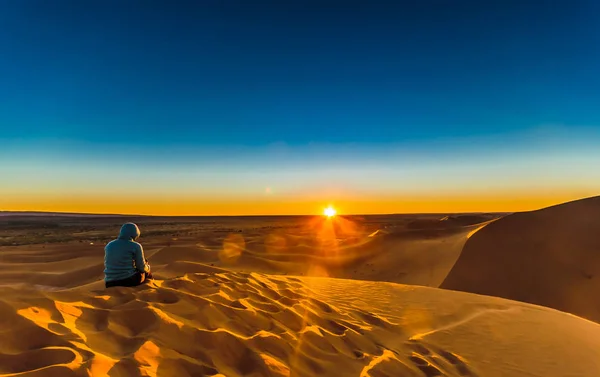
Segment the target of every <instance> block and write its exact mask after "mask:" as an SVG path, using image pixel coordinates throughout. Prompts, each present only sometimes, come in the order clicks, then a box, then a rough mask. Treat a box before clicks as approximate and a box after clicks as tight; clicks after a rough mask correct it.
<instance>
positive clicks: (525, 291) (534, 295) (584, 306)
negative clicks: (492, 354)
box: [441, 197, 600, 322]
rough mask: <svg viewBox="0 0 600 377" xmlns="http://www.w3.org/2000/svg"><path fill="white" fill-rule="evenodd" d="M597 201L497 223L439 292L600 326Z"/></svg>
mask: <svg viewBox="0 0 600 377" xmlns="http://www.w3.org/2000/svg"><path fill="white" fill-rule="evenodd" d="M599 235H600V197H593V198H587V199H582V200H578V201H574V202H569V203H565V204H561V205H558V206H553V207H549V208H545V209H541V210H538V211H531V212H522V213H515V214H511V215H508V216H506V217H503V218H500V219H498V220H496V221H494V222H492V223H490V224H488V225H487V226H485V227H484V228H482V229H481V230H480V231H478V232H477V233H475V234H474V235H473V236H472V237H471V238H470V239H469V240H468V241H467V242H466V243H465V246H464V248H463V250H462V252H461V255H460V257H459V258H458V260H457V262H456V263H455V265H454V267H453V268H452V270H451V271H450V273H449V274H448V276H447V277H446V279H445V280H444V282H443V283H442V284H441V288H445V289H452V290H459V291H465V292H473V293H479V294H485V295H490V296H497V297H503V298H508V299H512V300H517V301H523V302H529V303H533V304H538V305H542V306H546V307H551V308H555V309H559V310H562V311H565V312H569V313H573V314H576V315H578V316H581V317H585V318H588V319H590V320H593V321H596V322H600V301H598V300H596V299H595V297H596V296H597V294H598V292H600V236H599Z"/></svg>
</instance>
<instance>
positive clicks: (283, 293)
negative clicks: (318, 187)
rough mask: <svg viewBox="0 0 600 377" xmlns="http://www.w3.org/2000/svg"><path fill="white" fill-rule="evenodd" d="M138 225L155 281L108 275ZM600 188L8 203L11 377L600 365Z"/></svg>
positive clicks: (0, 284) (491, 376)
mask: <svg viewBox="0 0 600 377" xmlns="http://www.w3.org/2000/svg"><path fill="white" fill-rule="evenodd" d="M125 222H135V223H136V224H138V226H139V227H140V229H141V232H142V236H141V238H140V239H139V242H140V243H141V244H142V245H143V247H144V250H145V253H146V257H147V258H148V261H149V263H150V265H151V266H152V270H153V272H154V276H155V280H153V281H150V282H149V283H147V284H144V285H141V286H139V287H135V288H125V287H116V288H108V289H107V288H105V287H104V284H103V280H102V279H103V277H104V275H103V268H104V266H103V262H104V260H103V257H104V245H105V244H106V243H107V242H108V241H110V240H112V239H114V238H115V237H116V236H117V234H118V232H119V229H120V226H121V225H122V224H123V223H125ZM598 322H600V197H595V198H588V199H582V200H579V201H575V202H570V203H565V204H562V205H558V206H554V207H550V208H545V209H541V210H538V211H532V212H522V213H512V214H439V215H435V214H426V215H425V214H424V215H386V216H383V215H381V216H343V215H337V216H333V217H326V216H314V217H284V216H281V217H142V216H112V215H111V216H95V215H75V214H44V213H7V212H5V213H2V212H0V376H52V377H63V376H66V377H68V376H177V377H180V376H232V377H233V376H335V377H338V376H358V377H367V376H371V377H381V376H400V377H402V376H417V377H419V376H420V377H435V376H470V377H475V376H480V377H504V376H507V377H510V376H522V377H533V376H539V377H551V376H557V377H558V376H561V377H563V376H564V377H566V376H573V377H576V376H582V377H583V376H589V377H598V376H600V324H598Z"/></svg>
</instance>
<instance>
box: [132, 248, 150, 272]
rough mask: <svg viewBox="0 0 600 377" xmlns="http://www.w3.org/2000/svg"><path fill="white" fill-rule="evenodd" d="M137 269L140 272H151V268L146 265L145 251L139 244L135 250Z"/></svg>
mask: <svg viewBox="0 0 600 377" xmlns="http://www.w3.org/2000/svg"><path fill="white" fill-rule="evenodd" d="M135 268H136V269H137V270H138V271H140V272H149V271H150V267H149V266H148V264H147V263H146V258H145V257H144V249H143V248H142V245H140V244H139V243H138V244H137V247H136V248H135Z"/></svg>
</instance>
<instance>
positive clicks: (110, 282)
mask: <svg viewBox="0 0 600 377" xmlns="http://www.w3.org/2000/svg"><path fill="white" fill-rule="evenodd" d="M139 236H140V230H139V228H138V227H137V225H135V224H133V223H126V224H124V225H123V226H122V227H121V232H120V234H119V237H118V238H117V239H116V240H113V241H111V242H109V243H108V244H107V245H106V247H105V248H104V282H105V284H106V287H111V286H117V285H119V286H135V285H138V284H141V283H142V282H144V281H145V280H146V279H148V278H151V277H152V276H151V275H150V266H149V265H148V264H147V263H146V259H145V258H144V250H143V248H142V245H140V244H139V243H137V242H135V241H136V240H137V239H138V237H139Z"/></svg>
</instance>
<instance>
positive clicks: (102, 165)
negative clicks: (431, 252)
mask: <svg viewBox="0 0 600 377" xmlns="http://www.w3.org/2000/svg"><path fill="white" fill-rule="evenodd" d="M0 24H1V25H2V28H3V32H2V33H1V34H0V83H2V84H1V85H0V142H1V143H2V144H3V146H4V148H2V149H3V151H0V162H1V164H2V165H3V171H2V173H3V174H4V176H5V177H8V181H10V182H12V183H11V187H12V188H11V189H10V190H12V191H10V192H9V191H7V192H5V193H4V194H5V195H4V198H5V201H6V203H8V204H6V203H4V207H5V208H9V207H10V208H11V209H14V205H12V204H11V203H10V201H11V198H12V199H14V200H13V202H18V203H19V204H18V206H27V203H28V202H27V200H26V199H24V198H23V194H22V193H21V194H19V195H20V196H19V200H16V198H17V194H16V193H17V192H23V191H27V190H24V187H26V186H27V187H31V185H34V186H35V187H40V186H44V185H48V187H57V190H58V191H61V190H62V191H61V192H63V193H64V195H66V196H68V195H71V194H72V192H71V191H69V190H73V189H77V190H78V192H79V193H86V195H92V193H97V192H113V191H114V190H113V191H111V188H110V187H109V186H110V185H109V183H107V182H110V181H111V179H113V178H114V177H115V176H123V175H125V176H127V174H129V172H130V171H131V169H132V168H134V169H137V170H138V171H141V172H149V171H154V172H156V171H158V172H160V173H156V174H158V175H148V174H146V175H145V176H146V177H149V176H152V177H153V179H149V180H147V181H146V187H147V186H153V185H158V186H160V185H161V184H162V183H160V182H172V183H173V184H172V186H174V188H171V189H168V190H167V189H165V190H163V191H161V192H162V194H161V195H163V196H164V195H168V193H171V194H172V195H176V194H177V193H178V192H179V191H177V188H182V187H184V186H186V187H187V188H188V189H189V190H192V191H193V190H196V191H202V195H204V197H205V198H206V200H209V199H210V197H211V192H212V193H215V192H218V191H220V192H223V191H224V190H225V189H224V188H225V187H234V188H235V189H232V193H231V198H238V199H239V200H241V198H245V199H244V200H246V199H247V200H252V198H253V195H254V194H253V192H254V191H251V190H254V189H251V188H249V187H248V186H250V187H252V185H253V184H255V185H256V186H257V187H261V188H262V187H263V186H267V185H269V184H271V183H270V182H283V183H285V182H287V184H283V187H285V188H284V189H283V191H286V190H287V191H288V193H289V196H292V195H297V196H302V195H304V194H306V191H307V190H310V191H311V192H314V191H319V190H322V192H323V194H322V195H321V196H318V197H319V198H321V199H319V200H333V199H335V198H330V197H331V196H335V195H339V193H340V192H341V191H344V190H345V191H353V190H358V189H357V188H361V187H370V188H371V189H370V190H371V191H369V190H367V191H368V192H369V193H370V194H369V195H375V194H374V193H377V195H385V196H389V197H393V196H394V193H399V192H402V195H408V194H407V193H406V192H405V190H404V191H403V190H401V189H400V188H401V187H400V186H402V187H404V188H406V187H412V188H413V190H414V192H413V194H414V193H417V192H420V191H423V190H425V189H428V190H431V188H432V187H439V190H440V195H442V196H443V195H444V190H445V187H446V186H445V185H448V184H449V183H448V182H449V181H451V183H452V184H451V185H450V186H452V187H454V189H453V190H454V191H460V190H461V183H460V182H465V177H467V178H468V177H470V179H471V180H475V177H474V176H473V174H475V173H474V172H475V171H481V172H483V171H487V172H490V171H492V170H493V169H494V167H496V169H498V167H501V169H504V170H502V171H503V172H505V173H506V174H504V173H502V174H500V173H499V174H491V173H490V177H488V178H482V179H484V181H479V182H480V183H479V186H481V187H482V188H481V190H480V191H481V192H483V191H484V190H487V189H490V188H494V187H501V186H502V184H501V183H506V180H505V179H502V178H499V177H501V176H503V175H504V176H507V174H508V173H511V172H513V173H514V172H520V173H518V174H517V173H514V174H513V176H514V177H513V178H512V181H511V185H512V186H515V187H516V188H518V187H521V188H526V187H529V186H530V185H531V184H533V183H534V182H533V181H532V179H533V178H531V177H533V176H535V177H537V178H536V179H537V182H540V179H541V180H542V181H544V180H545V181H547V182H563V181H565V179H563V178H564V177H565V174H567V173H569V172H570V173H571V174H573V172H577V173H578V174H580V175H581V176H584V175H585V176H587V178H586V179H585V180H583V181H581V180H573V179H568V181H569V182H571V183H570V185H571V186H569V190H572V192H581V190H583V191H584V192H585V193H588V192H590V193H591V192H593V191H594V190H597V189H599V188H600V177H598V174H597V173H595V171H592V170H593V166H594V163H595V162H600V159H598V154H597V153H596V152H595V148H594V145H600V144H596V143H598V142H600V137H599V135H600V133H599V132H597V130H598V129H599V128H600V111H599V110H598V104H599V103H600V89H599V88H600V74H599V73H598V72H599V71H598V67H600V50H599V49H598V48H597V46H600V26H599V25H600V5H599V3H598V2H596V1H592V0H590V1H559V2H555V3H553V5H552V6H544V5H543V4H542V3H541V2H539V1H487V2H482V1H442V0H439V1H419V2H407V1H397V2H389V1H386V2H380V1H372V2H355V1H343V2H342V1H333V2H327V1H289V2H282V1H267V2H259V3H257V2H247V1H205V2H192V1H189V2H188V1H180V2H159V1H125V2H123V1H86V2H79V1H56V2H46V1H33V0H27V1H6V2H3V3H1V4H0ZM525 155H527V156H529V157H527V158H528V159H529V161H534V160H535V161H541V162H540V163H539V164H541V165H536V166H537V168H533V167H531V169H533V170H527V169H528V168H524V167H523V157H522V156H525ZM409 160H410V161H411V162H410V163H408V162H407V161H409ZM477 160H478V161H477ZM555 160H558V161H563V162H564V161H571V162H572V163H568V164H567V163H566V162H565V163H564V165H565V166H564V168H561V167H560V166H557V164H556V163H555V162H553V161H555ZM574 160H577V161H583V162H584V163H582V164H578V165H577V164H575V163H574V162H573V161H574ZM476 163H478V164H479V166H480V167H479V168H477V169H480V170H477V169H476V168H475V167H474V166H475V165H476ZM559 165H560V164H559ZM574 165H575V167H576V168H574V167H573V166H574ZM588 165H589V166H588ZM525 166H529V165H527V164H525ZM540 166H544V167H548V168H549V169H548V171H547V172H546V173H545V174H542V173H541V172H540ZM584 166H585V168H584ZM375 167H378V168H375ZM551 167H554V169H551ZM577 167H578V168H577ZM61 169H66V170H65V171H64V172H62V173H61V171H62V170H61ZM94 169H96V170H94ZM198 169H200V170H201V171H203V172H204V173H206V174H208V173H207V172H209V171H213V170H214V171H216V172H217V173H218V174H217V173H215V174H216V175H212V176H211V175H208V176H206V178H207V180H210V183H207V182H206V181H204V182H202V181H195V180H191V179H190V178H189V177H188V176H187V175H189V174H192V173H191V172H194V171H197V170H198ZM211 169H212V170H211ZM402 169H404V170H402ZM427 169H429V170H427ZM453 169H454V170H453ZM474 169H475V170H474ZM561 169H562V170H561ZM332 170H334V171H337V172H340V171H341V172H344V171H345V172H346V173H345V174H346V175H345V176H344V177H345V178H344V179H342V178H339V177H338V178H335V177H336V175H335V174H332V173H331V171H332ZM408 170H411V171H412V170H414V171H417V172H419V171H420V172H421V173H420V174H417V173H415V174H414V175H410V174H408V173H406V172H407V171H408ZM542 170H544V169H542ZM25 171H27V172H29V173H28V176H27V177H24V176H23V174H24V173H23V172H25ZM48 171H51V172H53V174H50V175H48V176H47V177H46V180H45V181H43V182H42V181H35V177H36V176H39V174H38V173H39V172H46V174H48V173H47V172H48ZM90 171H94V177H96V179H97V180H98V181H99V182H95V181H94V180H91V181H94V182H95V183H93V184H92V183H89V182H90V179H88V178H85V179H84V177H87V175H86V172H88V173H87V174H88V175H89V172H90ZM253 171H256V174H253V173H252V172H253ZM425 171H427V172H429V174H430V175H431V176H433V177H434V178H433V179H425V178H423V175H424V173H423V172H425ZM448 171H455V172H459V173H460V172H463V173H462V174H463V175H461V174H459V173H456V174H455V175H453V176H451V177H448V176H447V174H446V175H445V174H444V172H448ZM36 172H38V173H36ZM177 172H179V173H177ZM260 172H263V173H262V174H265V176H264V177H262V178H260V177H261V176H260V174H259V173H260ZM293 172H298V173H297V175H294V176H291V177H290V176H289V175H290V174H294V173H293ZM466 172H471V173H466ZM204 173H203V174H204ZM311 173H312V174H311ZM531 173H536V174H537V175H536V174H531ZM141 174H142V175H143V173H141ZM178 174H179V175H178ZM339 174H342V173H339ZM478 174H479V173H478ZM540 174H542V175H540ZM342 175H343V174H342ZM480 175H481V174H480ZM508 176H511V175H510V174H508ZM517 176H518V177H517ZM528 176H529V178H528ZM386 177H388V178H386ZM389 177H404V178H403V179H400V178H398V179H389ZM435 177H437V178H435ZM442 177H445V178H442ZM453 180H454V181H453ZM400 181H401V182H402V184H400V183H399V182H400ZM35 182H37V183H35ZM85 182H88V183H85ZM248 182H255V183H252V184H247V183H248ZM289 182H293V184H291V183H289ZM376 182H381V185H380V186H377V183H376ZM394 182H396V183H394ZM481 182H487V184H481ZM300 183H303V184H305V185H306V188H305V189H304V191H303V189H302V188H301V187H302V185H301V184H300ZM53 185H54V186H53ZM125 186H127V185H125ZM476 186H477V185H476ZM567 186H568V185H567ZM291 187H296V188H298V187H300V188H298V191H294V190H291ZM469 187H472V186H469ZM128 189H129V188H128ZM5 190H8V189H6V188H5ZM39 190H40V191H35V190H34V191H32V192H31V194H30V195H31V197H33V196H38V197H39V196H40V195H42V194H43V193H44V191H43V190H42V189H41V188H40V189H39ZM141 190H142V191H143V190H145V189H141ZM169 190H173V191H169ZM245 190H250V191H245ZM361 190H362V189H361ZM565 190H566V189H565ZM225 191H227V190H225ZM280 191H281V190H280ZM280 191H279V192H280ZM359 191H360V190H359ZM467 191H468V190H467ZM152 192H153V191H152V190H150V191H149V192H148V194H147V195H149V196H150V197H151V196H152V195H158V194H156V193H154V194H151V193H152ZM274 192H275V190H274ZM331 192H333V193H334V194H331ZM361 192H363V191H361ZM11 193H12V194H11ZM11 195H12V196H11ZM94 195H96V194H94ZM98 195H100V194H98ZM115 195H116V194H115ZM119 195H124V194H123V193H121V192H119ZM215 195H216V194H215ZM357 195H358V194H357ZM365 195H367V194H365ZM6 198H8V199H6ZM49 198H50V197H49ZM328 198H329V199H328ZM48 200H50V199H48ZM103 200H104V199H103ZM106 200H108V199H106ZM315 200H317V199H315ZM32 203H33V202H32ZM36 203H37V202H36ZM61 203H64V200H63V202H61ZM2 204H3V203H2V202H1V201H0V207H2ZM19 208H21V207H19ZM0 209H2V208H0ZM27 209H32V208H29V206H27Z"/></svg>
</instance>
